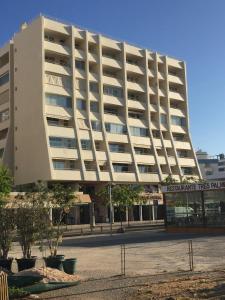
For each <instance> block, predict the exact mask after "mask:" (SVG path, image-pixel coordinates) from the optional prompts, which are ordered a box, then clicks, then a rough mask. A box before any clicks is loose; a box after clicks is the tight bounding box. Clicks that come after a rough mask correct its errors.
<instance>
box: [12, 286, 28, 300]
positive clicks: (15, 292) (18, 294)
mask: <svg viewBox="0 0 225 300" xmlns="http://www.w3.org/2000/svg"><path fill="white" fill-rule="evenodd" d="M28 295H29V293H28V292H26V291H24V290H23V289H21V288H15V287H10V288H9V299H19V298H23V297H26V296H28Z"/></svg>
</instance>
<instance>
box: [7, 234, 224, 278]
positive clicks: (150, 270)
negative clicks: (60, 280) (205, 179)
mask: <svg viewBox="0 0 225 300" xmlns="http://www.w3.org/2000/svg"><path fill="white" fill-rule="evenodd" d="M189 239H192V240H193V249H194V267H195V270H197V271H202V270H203V271H205V270H212V269H215V268H220V267H223V265H225V251H224V249H225V236H223V235H215V234H214V235H196V234H195V235H194V234H168V233H166V232H164V231H163V230H149V231H143V232H128V233H125V234H115V235H113V236H112V237H111V236H109V235H100V236H99V235H97V236H88V237H69V238H65V240H64V242H63V244H62V246H61V247H60V248H59V254H61V253H62V254H65V255H66V257H77V258H78V264H77V272H78V274H79V275H80V276H81V278H82V279H83V280H87V279H97V278H102V277H111V276H118V275H119V274H121V255H120V254H121V244H126V256H125V259H126V274H127V275H129V276H133V275H148V274H150V275H151V274H160V273H166V272H174V271H186V270H189V256H188V243H187V241H188V240H189ZM11 255H12V256H14V257H20V256H21V252H20V248H19V246H18V245H14V247H13V249H12V253H11ZM33 255H37V256H39V257H41V255H42V254H41V253H40V252H39V250H38V247H35V248H34V251H33ZM47 255H48V251H47V250H46V251H45V252H44V253H43V256H47ZM42 264H43V262H42V261H41V260H39V261H38V265H42ZM14 270H16V269H15V265H14Z"/></svg>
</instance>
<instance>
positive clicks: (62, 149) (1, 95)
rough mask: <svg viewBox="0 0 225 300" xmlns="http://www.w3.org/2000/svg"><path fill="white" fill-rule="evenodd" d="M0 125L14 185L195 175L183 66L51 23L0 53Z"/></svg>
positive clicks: (40, 22)
mask: <svg viewBox="0 0 225 300" xmlns="http://www.w3.org/2000/svg"><path fill="white" fill-rule="evenodd" d="M0 118H1V120H0V121H1V123H0V151H1V155H2V159H3V162H4V163H5V164H7V165H8V166H9V167H10V169H11V170H12V173H13V175H14V178H15V185H24V184H29V183H33V182H36V181H37V180H43V181H47V182H52V181H62V182H64V181H66V182H82V183H87V184H90V183H93V184H94V185H95V184H96V183H97V182H103V183H104V182H115V183H135V182H139V183H142V184H150V185H151V184H153V185H157V184H158V183H159V182H160V181H162V180H163V179H164V178H166V177H167V176H168V175H169V174H172V175H173V177H174V178H175V179H177V180H180V179H181V178H182V177H183V176H187V177H188V176H195V177H199V176H200V172H199V168H198V164H197V160H196V156H195V153H194V151H193V146H192V143H191V139H190V134H189V120H188V105H187V83H186V67H185V63H184V62H183V61H180V60H177V59H174V58H171V57H168V56H165V55H161V54H158V53H154V52H152V51H150V50H147V49H142V48H138V47H135V46H132V45H130V44H127V43H125V42H119V41H116V40H113V39H110V38H107V37H105V36H103V35H99V34H95V33H93V32H90V31H86V30H82V29H80V28H78V27H75V26H71V25H66V24H63V23H60V22H58V21H55V20H52V19H50V18H46V17H39V18H37V19H36V20H34V21H33V22H32V23H31V24H29V25H24V26H23V28H21V31H20V32H18V33H16V34H15V36H14V37H13V39H12V41H11V42H10V43H9V44H8V45H6V46H5V47H3V48H1V49H0Z"/></svg>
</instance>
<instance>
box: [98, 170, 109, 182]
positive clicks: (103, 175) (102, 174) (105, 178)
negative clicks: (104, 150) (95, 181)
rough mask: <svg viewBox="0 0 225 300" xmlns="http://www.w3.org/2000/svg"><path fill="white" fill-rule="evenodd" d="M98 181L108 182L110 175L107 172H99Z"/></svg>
mask: <svg viewBox="0 0 225 300" xmlns="http://www.w3.org/2000/svg"><path fill="white" fill-rule="evenodd" d="M100 181H110V173H109V172H107V171H101V172H100Z"/></svg>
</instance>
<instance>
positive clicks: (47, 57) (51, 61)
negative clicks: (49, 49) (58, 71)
mask: <svg viewBox="0 0 225 300" xmlns="http://www.w3.org/2000/svg"><path fill="white" fill-rule="evenodd" d="M45 61H46V62H48V63H50V64H54V63H55V57H53V56H49V55H45Z"/></svg>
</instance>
